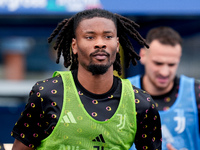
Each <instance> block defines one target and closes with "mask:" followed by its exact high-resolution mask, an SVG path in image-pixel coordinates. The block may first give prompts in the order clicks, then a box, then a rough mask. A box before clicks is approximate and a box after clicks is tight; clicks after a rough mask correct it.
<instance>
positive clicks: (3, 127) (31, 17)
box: [0, 0, 200, 143]
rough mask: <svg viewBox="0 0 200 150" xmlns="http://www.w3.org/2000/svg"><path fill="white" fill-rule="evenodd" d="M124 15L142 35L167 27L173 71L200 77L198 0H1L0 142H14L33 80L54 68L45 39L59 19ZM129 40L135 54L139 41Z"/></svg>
mask: <svg viewBox="0 0 200 150" xmlns="http://www.w3.org/2000/svg"><path fill="white" fill-rule="evenodd" d="M96 7H98V8H103V9H106V10H109V11H111V12H113V13H119V14H121V15H124V16H126V17H128V18H130V19H132V20H134V21H135V22H136V23H138V24H139V25H140V28H138V29H137V30H138V31H139V32H140V33H141V35H142V36H143V37H145V36H146V33H147V31H148V30H149V29H151V28H153V27H156V26H170V27H172V28H174V29H175V30H177V31H178V32H179V33H180V35H181V36H182V37H183V40H184V41H183V56H182V60H181V63H180V65H179V69H178V74H185V75H187V76H190V77H195V78H197V79H199V78H200V69H199V66H198V65H199V64H200V60H199V56H200V1H199V0H181V1H178V0H175V1H174V0H162V1H161V0H153V1H149V0H139V1H136V0H125V1H122V0H0V120H1V121H0V142H3V143H13V141H14V139H13V138H12V137H11V136H10V132H11V130H12V128H13V126H14V124H15V122H16V121H17V119H18V117H19V116H20V113H21V112H22V110H23V109H24V106H25V103H26V102H27V98H28V94H29V91H30V90H31V87H32V86H33V84H34V83H35V82H36V81H38V80H43V79H45V78H48V77H50V76H51V75H52V73H53V72H54V71H55V70H67V69H65V68H64V67H63V65H62V60H61V63H60V64H56V63H55V60H56V53H55V51H54V50H52V45H51V44H48V43H47V38H48V37H49V35H50V34H51V32H52V31H53V30H54V28H55V27H56V26H57V24H58V22H60V21H62V20H63V19H64V18H69V17H71V15H73V14H75V13H77V12H78V11H81V10H84V9H89V8H96ZM132 42H133V43H134V45H135V46H134V47H135V50H136V51H137V52H139V49H140V45H138V44H137V43H135V42H134V41H132ZM143 71H144V70H143V66H142V65H141V64H140V63H139V62H138V65H137V66H135V67H133V66H130V68H128V69H124V77H129V76H132V75H136V74H138V73H143Z"/></svg>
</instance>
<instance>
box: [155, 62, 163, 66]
mask: <svg viewBox="0 0 200 150" xmlns="http://www.w3.org/2000/svg"><path fill="white" fill-rule="evenodd" d="M154 63H155V65H157V66H161V65H162V63H159V62H154Z"/></svg>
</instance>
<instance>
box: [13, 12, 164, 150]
mask: <svg viewBox="0 0 200 150" xmlns="http://www.w3.org/2000/svg"><path fill="white" fill-rule="evenodd" d="M125 23H126V25H125ZM134 26H137V25H136V24H135V23H134V22H133V21H131V20H129V19H127V18H124V17H122V16H120V15H117V14H113V13H110V12H108V11H106V10H101V9H92V10H85V11H82V12H80V13H78V14H76V15H75V16H73V17H72V18H70V19H65V20H63V21H62V22H61V23H59V24H58V26H57V28H56V29H55V30H54V32H53V33H52V34H51V36H50V38H49V42H51V40H52V39H53V38H54V37H55V36H56V35H57V34H58V37H57V41H56V44H55V47H54V48H55V49H56V50H57V51H58V59H57V63H58V62H59V58H60V55H61V54H62V55H63V56H64V65H65V67H70V70H71V71H70V72H67V71H66V72H55V73H54V75H53V78H50V79H47V80H44V81H40V82H37V83H36V84H35V86H33V89H32V91H31V93H30V98H29V102H28V104H27V106H26V108H25V110H24V112H23V113H22V116H21V118H20V119H19V120H18V122H17V124H16V125H15V127H14V129H13V131H12V136H13V137H15V138H16V140H15V142H14V145H13V150H18V149H20V150H22V149H23V150H30V149H39V150H40V149H41V150H51V149H53V150H61V149H62V150H65V149H66V150H114V149H115V150H128V149H129V148H130V147H131V145H132V144H133V143H134V142H135V145H136V147H137V149H149V150H160V149H161V129H160V128H161V126H160V117H159V113H158V111H157V110H156V108H155V104H154V102H153V101H152V99H151V97H150V95H148V94H147V93H146V92H144V91H142V90H140V89H138V88H135V87H132V85H131V83H130V82H129V81H128V80H126V79H124V80H123V79H120V78H118V77H115V76H113V70H117V71H118V73H119V74H120V73H121V65H120V61H119V60H120V56H119V53H118V52H119V42H120V44H121V45H122V47H123V49H124V50H126V54H127V59H129V61H131V60H132V62H133V63H135V62H136V60H135V59H138V58H139V57H138V55H137V54H136V53H135V52H134V50H133V47H132V45H131V44H130V41H129V40H128V37H127V35H126V34H129V35H130V37H133V38H134V39H136V40H137V41H138V42H139V43H141V44H142V45H146V46H147V44H146V43H145V41H144V39H143V38H142V37H141V36H140V35H139V33H138V32H137V31H136V30H135V28H134Z"/></svg>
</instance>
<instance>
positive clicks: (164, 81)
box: [157, 77, 169, 84]
mask: <svg viewBox="0 0 200 150" xmlns="http://www.w3.org/2000/svg"><path fill="white" fill-rule="evenodd" d="M157 79H158V81H159V82H160V83H161V84H164V83H167V82H168V80H169V78H167V77H158V78H157Z"/></svg>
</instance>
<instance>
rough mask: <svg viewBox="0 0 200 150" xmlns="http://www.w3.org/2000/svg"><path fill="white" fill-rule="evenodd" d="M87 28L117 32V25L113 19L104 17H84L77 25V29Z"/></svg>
mask: <svg viewBox="0 0 200 150" xmlns="http://www.w3.org/2000/svg"><path fill="white" fill-rule="evenodd" d="M80 30H81V31H86V30H109V31H112V32H116V30H117V29H116V26H115V24H114V22H113V21H112V20H111V19H107V18H103V17H93V18H89V19H83V20H82V21H81V22H80V23H79V24H78V26H77V29H76V31H80Z"/></svg>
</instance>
